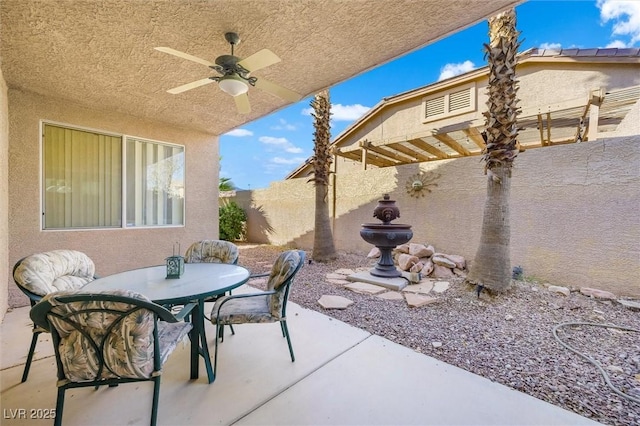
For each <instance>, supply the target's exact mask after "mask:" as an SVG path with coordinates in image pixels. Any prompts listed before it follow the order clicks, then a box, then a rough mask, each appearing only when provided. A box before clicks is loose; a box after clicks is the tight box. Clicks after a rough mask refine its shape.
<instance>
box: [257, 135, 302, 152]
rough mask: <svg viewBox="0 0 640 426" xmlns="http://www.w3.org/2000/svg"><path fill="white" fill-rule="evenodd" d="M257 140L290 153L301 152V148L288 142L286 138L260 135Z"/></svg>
mask: <svg viewBox="0 0 640 426" xmlns="http://www.w3.org/2000/svg"><path fill="white" fill-rule="evenodd" d="M258 140H259V141H260V142H262V143H263V144H265V145H271V146H275V147H277V148H280V149H282V150H284V151H286V152H290V153H292V154H300V153H301V152H302V148H299V147H297V146H295V145H294V144H292V143H291V142H289V141H288V140H287V138H274V137H273V136H260V137H259V138H258Z"/></svg>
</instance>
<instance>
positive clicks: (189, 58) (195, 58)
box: [154, 47, 215, 67]
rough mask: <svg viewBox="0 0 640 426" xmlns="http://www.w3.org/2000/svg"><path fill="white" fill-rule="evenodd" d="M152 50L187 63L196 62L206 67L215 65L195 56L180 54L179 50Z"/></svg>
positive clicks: (158, 48) (160, 48)
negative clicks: (184, 60)
mask: <svg viewBox="0 0 640 426" xmlns="http://www.w3.org/2000/svg"><path fill="white" fill-rule="evenodd" d="M154 49H156V50H158V51H160V52H164V53H168V54H169V55H173V56H177V57H178V58H182V59H186V60H188V61H193V62H197V63H199V64H202V65H206V66H208V67H210V66H213V65H215V64H214V63H213V62H209V61H207V60H205V59H202V58H198V57H197V56H193V55H189V54H188V53H184V52H180V51H179V50H175V49H172V48H170V47H155V48H154Z"/></svg>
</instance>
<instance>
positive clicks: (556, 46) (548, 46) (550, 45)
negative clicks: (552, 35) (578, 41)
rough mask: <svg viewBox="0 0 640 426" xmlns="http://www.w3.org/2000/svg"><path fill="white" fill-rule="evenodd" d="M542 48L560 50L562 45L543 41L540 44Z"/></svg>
mask: <svg viewBox="0 0 640 426" xmlns="http://www.w3.org/2000/svg"><path fill="white" fill-rule="evenodd" d="M540 49H551V50H560V49H562V45H561V44H560V43H542V44H540Z"/></svg>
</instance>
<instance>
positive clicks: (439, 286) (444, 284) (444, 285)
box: [433, 281, 450, 293]
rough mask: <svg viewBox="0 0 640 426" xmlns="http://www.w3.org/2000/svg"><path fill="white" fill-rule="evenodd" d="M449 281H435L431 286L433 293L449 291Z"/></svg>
mask: <svg viewBox="0 0 640 426" xmlns="http://www.w3.org/2000/svg"><path fill="white" fill-rule="evenodd" d="M449 285H450V284H449V281H436V282H435V284H433V291H434V292H435V293H443V292H445V291H447V290H448V289H449Z"/></svg>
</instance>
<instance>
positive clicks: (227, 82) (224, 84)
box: [218, 75, 249, 96]
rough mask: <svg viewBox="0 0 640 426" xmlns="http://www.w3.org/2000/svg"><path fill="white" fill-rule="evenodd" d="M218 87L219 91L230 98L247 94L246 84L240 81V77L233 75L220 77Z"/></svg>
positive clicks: (247, 87)
mask: <svg viewBox="0 0 640 426" xmlns="http://www.w3.org/2000/svg"><path fill="white" fill-rule="evenodd" d="M218 86H220V90H222V91H223V92H225V93H228V94H229V95H231V96H239V95H242V94H244V93H247V91H248V90H249V86H248V85H247V83H245V82H244V81H242V79H240V77H237V76H233V75H228V76H225V77H222V78H221V79H220V82H219V83H218Z"/></svg>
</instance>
